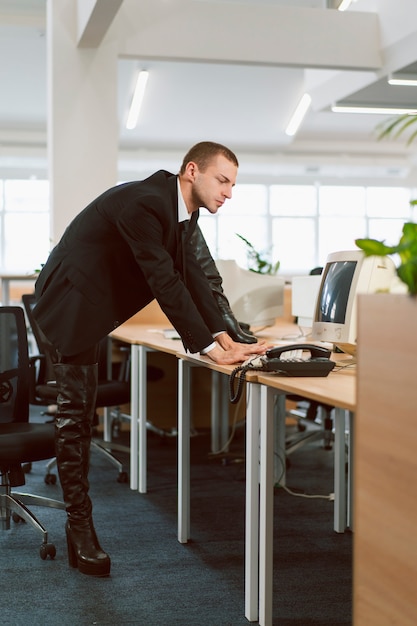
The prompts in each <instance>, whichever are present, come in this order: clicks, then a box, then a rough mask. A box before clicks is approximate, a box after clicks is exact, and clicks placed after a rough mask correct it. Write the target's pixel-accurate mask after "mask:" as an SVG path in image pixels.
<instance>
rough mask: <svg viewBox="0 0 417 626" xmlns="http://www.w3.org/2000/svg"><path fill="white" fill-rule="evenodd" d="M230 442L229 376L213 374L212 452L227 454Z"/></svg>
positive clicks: (213, 372)
mask: <svg viewBox="0 0 417 626" xmlns="http://www.w3.org/2000/svg"><path fill="white" fill-rule="evenodd" d="M228 440H229V376H227V375H225V374H220V373H219V372H216V371H214V370H213V371H212V372H211V451H212V452H213V453H214V454H217V453H218V452H227V451H228V449H229V448H228V446H227V442H228Z"/></svg>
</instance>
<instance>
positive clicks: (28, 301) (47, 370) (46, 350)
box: [22, 293, 55, 384]
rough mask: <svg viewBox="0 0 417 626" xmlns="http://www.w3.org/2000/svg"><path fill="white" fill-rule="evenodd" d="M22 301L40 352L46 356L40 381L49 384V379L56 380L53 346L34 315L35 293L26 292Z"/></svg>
mask: <svg viewBox="0 0 417 626" xmlns="http://www.w3.org/2000/svg"><path fill="white" fill-rule="evenodd" d="M22 302H23V306H24V308H25V312H26V317H27V319H28V322H29V325H30V328H31V330H32V334H33V336H34V337H35V341H36V345H37V347H38V351H39V354H42V355H43V356H44V361H43V362H42V364H41V367H42V368H43V369H42V371H41V373H40V375H39V380H38V382H39V383H41V384H42V383H43V384H47V382H48V381H51V380H54V378H55V374H54V370H53V362H52V359H51V357H50V354H51V349H52V346H51V344H50V342H49V341H48V339H47V338H46V337H45V335H44V334H43V332H42V330H41V329H40V327H39V326H38V323H37V322H36V320H35V318H34V316H33V308H34V306H35V304H36V298H35V294H34V293H25V294H23V295H22Z"/></svg>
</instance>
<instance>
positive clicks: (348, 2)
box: [337, 0, 352, 11]
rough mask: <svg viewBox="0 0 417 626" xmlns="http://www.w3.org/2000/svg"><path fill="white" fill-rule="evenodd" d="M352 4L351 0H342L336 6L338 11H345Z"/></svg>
mask: <svg viewBox="0 0 417 626" xmlns="http://www.w3.org/2000/svg"><path fill="white" fill-rule="evenodd" d="M351 4H352V0H342V2H341V3H340V4H339V6H338V7H337V10H338V11H346V9H348V8H349V7H350V5H351Z"/></svg>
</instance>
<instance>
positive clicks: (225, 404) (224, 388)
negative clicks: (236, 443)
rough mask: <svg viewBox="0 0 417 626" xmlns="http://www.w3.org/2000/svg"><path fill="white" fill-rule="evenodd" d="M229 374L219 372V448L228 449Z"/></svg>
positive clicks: (226, 450)
mask: <svg viewBox="0 0 417 626" xmlns="http://www.w3.org/2000/svg"><path fill="white" fill-rule="evenodd" d="M229 403H230V400H229V375H228V374H221V377H220V409H219V410H220V419H221V423H220V449H221V450H224V451H225V452H228V451H229V446H228V445H227V442H228V441H229Z"/></svg>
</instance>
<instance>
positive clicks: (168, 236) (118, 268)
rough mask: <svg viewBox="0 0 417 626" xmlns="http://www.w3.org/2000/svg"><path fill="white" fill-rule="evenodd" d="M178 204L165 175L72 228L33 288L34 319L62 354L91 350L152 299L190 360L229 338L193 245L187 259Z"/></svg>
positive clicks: (97, 208)
mask: <svg viewBox="0 0 417 626" xmlns="http://www.w3.org/2000/svg"><path fill="white" fill-rule="evenodd" d="M177 203H178V194H177V177H176V176H175V175H173V174H170V173H169V172H165V171H163V170H161V171H159V172H156V173H155V174H153V175H152V176H150V177H149V178H147V179H146V180H144V181H138V182H130V183H125V184H123V185H119V186H116V187H113V188H111V189H109V190H108V191H106V192H104V193H103V194H102V195H100V196H99V197H98V198H96V199H95V200H94V201H93V202H91V204H89V205H88V206H87V207H86V208H85V209H84V210H83V211H82V212H81V213H80V214H79V215H78V216H77V217H76V218H75V219H74V220H73V221H72V222H71V224H70V225H69V226H68V228H67V229H66V231H65V233H64V235H63V236H62V239H61V240H60V242H59V243H58V245H57V246H56V247H55V248H54V249H53V251H52V252H51V254H50V256H49V258H48V260H47V262H46V264H45V266H44V267H43V269H42V271H41V273H40V275H39V278H38V280H37V282H36V286H35V292H36V296H37V304H36V307H35V309H34V316H35V317H36V319H37V321H38V323H39V326H40V327H41V328H42V330H43V332H44V333H45V335H46V336H47V338H48V339H49V341H50V342H51V343H52V344H53V345H54V346H55V348H57V349H58V350H59V351H60V352H61V354H63V355H65V356H70V355H73V354H78V353H79V352H82V351H84V350H86V349H87V348H89V347H91V346H92V345H94V344H95V343H97V342H98V341H99V340H100V339H101V338H103V337H105V336H106V335H107V334H108V333H109V332H111V331H112V330H113V329H114V328H116V327H117V326H119V325H120V324H121V323H123V322H124V321H126V320H127V319H128V318H129V317H131V316H132V315H134V314H135V313H136V312H137V311H139V310H140V309H142V308H143V307H144V306H146V305H147V304H148V303H149V302H150V301H151V300H153V299H154V298H156V299H157V301H158V302H159V304H160V306H161V308H162V310H163V311H164V313H165V314H166V315H167V317H168V319H169V320H170V321H171V323H172V324H173V326H174V327H175V328H176V330H177V331H178V333H179V334H180V336H181V338H182V340H183V343H184V346H185V347H186V349H188V350H189V351H191V352H198V351H200V350H202V349H203V348H204V347H206V346H207V345H209V344H210V343H211V341H212V340H213V339H212V334H213V333H214V332H219V331H221V330H224V322H223V320H222V317H221V315H220V312H219V309H218V307H217V304H216V302H215V299H214V297H213V295H212V291H211V289H210V285H209V282H208V280H207V278H206V276H205V275H204V272H203V271H202V269H201V267H200V266H199V263H198V261H197V259H196V257H195V255H194V253H193V249H192V246H191V244H189V243H188V242H187V244H186V245H185V246H184V254H183V251H182V245H181V235H180V226H179V224H178V211H177ZM183 259H184V261H185V264H186V276H187V285H185V284H184V280H183V274H184V270H183Z"/></svg>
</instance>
